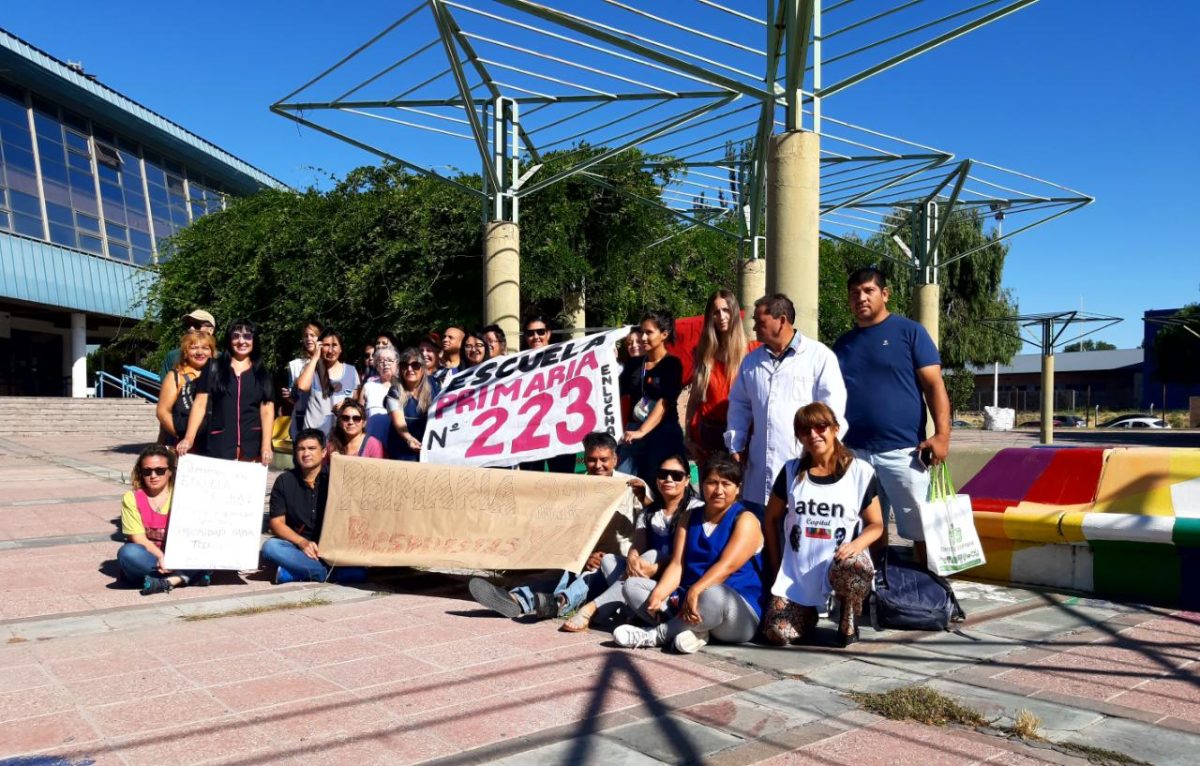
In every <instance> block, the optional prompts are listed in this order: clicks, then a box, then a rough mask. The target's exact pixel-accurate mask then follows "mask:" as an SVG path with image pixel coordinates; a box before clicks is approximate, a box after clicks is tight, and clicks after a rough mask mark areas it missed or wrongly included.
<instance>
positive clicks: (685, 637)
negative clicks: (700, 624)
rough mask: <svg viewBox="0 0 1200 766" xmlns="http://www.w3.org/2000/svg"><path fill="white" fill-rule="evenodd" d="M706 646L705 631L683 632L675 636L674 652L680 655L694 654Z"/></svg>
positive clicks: (706, 632)
mask: <svg viewBox="0 0 1200 766" xmlns="http://www.w3.org/2000/svg"><path fill="white" fill-rule="evenodd" d="M707 644H708V631H707V630H685V631H683V632H682V633H680V634H679V635H677V636H675V651H677V652H679V653H680V654H695V653H696V652H698V651H700V650H701V649H703V648H704V647H705V646H706V645H707Z"/></svg>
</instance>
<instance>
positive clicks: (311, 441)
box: [262, 428, 366, 585]
mask: <svg viewBox="0 0 1200 766" xmlns="http://www.w3.org/2000/svg"><path fill="white" fill-rule="evenodd" d="M292 456H293V458H294V460H293V462H294V463H295V464H296V467H295V468H293V469H292V470H290V471H286V472H284V473H282V474H280V475H279V478H277V479H276V480H275V485H274V486H273V487H271V500H270V504H269V505H270V509H271V511H270V513H271V519H270V522H269V527H270V530H271V535H272V536H271V537H270V538H268V539H267V540H266V541H265V542H263V547H262V557H263V559H265V560H266V561H268V562H270V563H272V564H274V565H275V566H276V567H277V570H276V573H275V583H276V584H277V585H278V584H283V583H288V582H294V581H297V580H300V581H309V582H324V581H326V580H328V579H330V567H327V566H326V565H325V563H324V562H323V561H321V558H320V550H319V549H318V548H317V539H318V538H319V537H320V536H321V523H322V522H323V521H324V519H325V501H326V498H327V497H328V494H329V469H328V468H326V467H325V463H324V461H325V434H324V433H322V432H321V431H320V430H319V429H316V428H306V429H304V430H303V431H301V432H300V433H298V434H296V440H295V441H294V442H293V447H292ZM338 573H339V574H338V577H337V578H336V581H337V582H345V583H349V582H362V581H363V580H365V579H366V569H364V568H363V567H342V568H340V569H339V570H338Z"/></svg>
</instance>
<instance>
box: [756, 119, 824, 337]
mask: <svg viewBox="0 0 1200 766" xmlns="http://www.w3.org/2000/svg"><path fill="white" fill-rule="evenodd" d="M820 148H821V142H820V137H819V136H818V135H817V134H816V133H810V132H808V131H802V130H795V131H790V132H787V133H780V134H779V135H775V136H771V143H770V147H769V148H768V156H767V292H769V293H785V294H786V295H787V296H788V297H789V298H791V299H792V303H794V304H796V327H797V328H798V329H799V330H800V332H802V333H804V334H805V335H807V336H809V337H810V338H815V337H817V294H818V292H819V290H820V271H819V258H820V251H819V240H820V195H821V173H820V171H821V164H820Z"/></svg>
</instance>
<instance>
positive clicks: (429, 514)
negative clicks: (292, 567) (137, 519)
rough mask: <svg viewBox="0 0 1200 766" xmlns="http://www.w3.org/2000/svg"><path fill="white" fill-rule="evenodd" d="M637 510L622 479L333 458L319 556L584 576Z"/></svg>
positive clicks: (624, 536)
mask: <svg viewBox="0 0 1200 766" xmlns="http://www.w3.org/2000/svg"><path fill="white" fill-rule="evenodd" d="M631 503H632V495H631V493H630V490H629V487H627V486H626V483H625V480H624V479H619V478H608V477H598V476H575V475H568V474H551V473H537V472H533V471H502V470H491V469H486V468H468V467H461V466H446V465H424V464H421V463H413V462H405V461H399V460H397V461H391V460H368V459H366V458H359V457H346V456H344V455H334V456H333V462H332V466H331V472H330V476H329V499H328V502H327V503H326V505H325V520H324V523H323V525H322V527H321V539H320V541H319V543H318V547H319V548H320V551H321V557H322V558H324V559H327V560H329V561H332V562H334V563H337V564H352V565H360V566H422V567H435V568H442V569H568V570H571V571H575V572H578V571H580V570H581V569H582V567H583V565H584V563H585V562H586V561H587V557H588V555H589V554H591V552H592V551H593V550H614V551H615V550H617V548H618V547H619V546H620V544H621V542H622V540H628V538H629V536H630V535H631V534H632V530H633V517H632V511H631V510H630V508H631V507H632V506H631ZM168 543H169V540H168Z"/></svg>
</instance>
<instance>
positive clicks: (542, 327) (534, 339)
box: [521, 314, 551, 349]
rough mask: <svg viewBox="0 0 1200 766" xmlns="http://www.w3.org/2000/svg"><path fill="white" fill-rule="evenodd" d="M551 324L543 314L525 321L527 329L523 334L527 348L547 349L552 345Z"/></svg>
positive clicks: (535, 315)
mask: <svg viewBox="0 0 1200 766" xmlns="http://www.w3.org/2000/svg"><path fill="white" fill-rule="evenodd" d="M550 332H551V328H550V322H549V320H547V319H546V317H544V316H542V315H541V314H534V315H533V316H531V317H529V318H528V319H526V320H525V329H524V330H522V332H521V334H522V335H523V336H524V337H525V348H526V349H531V348H545V347H546V346H549V345H550Z"/></svg>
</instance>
